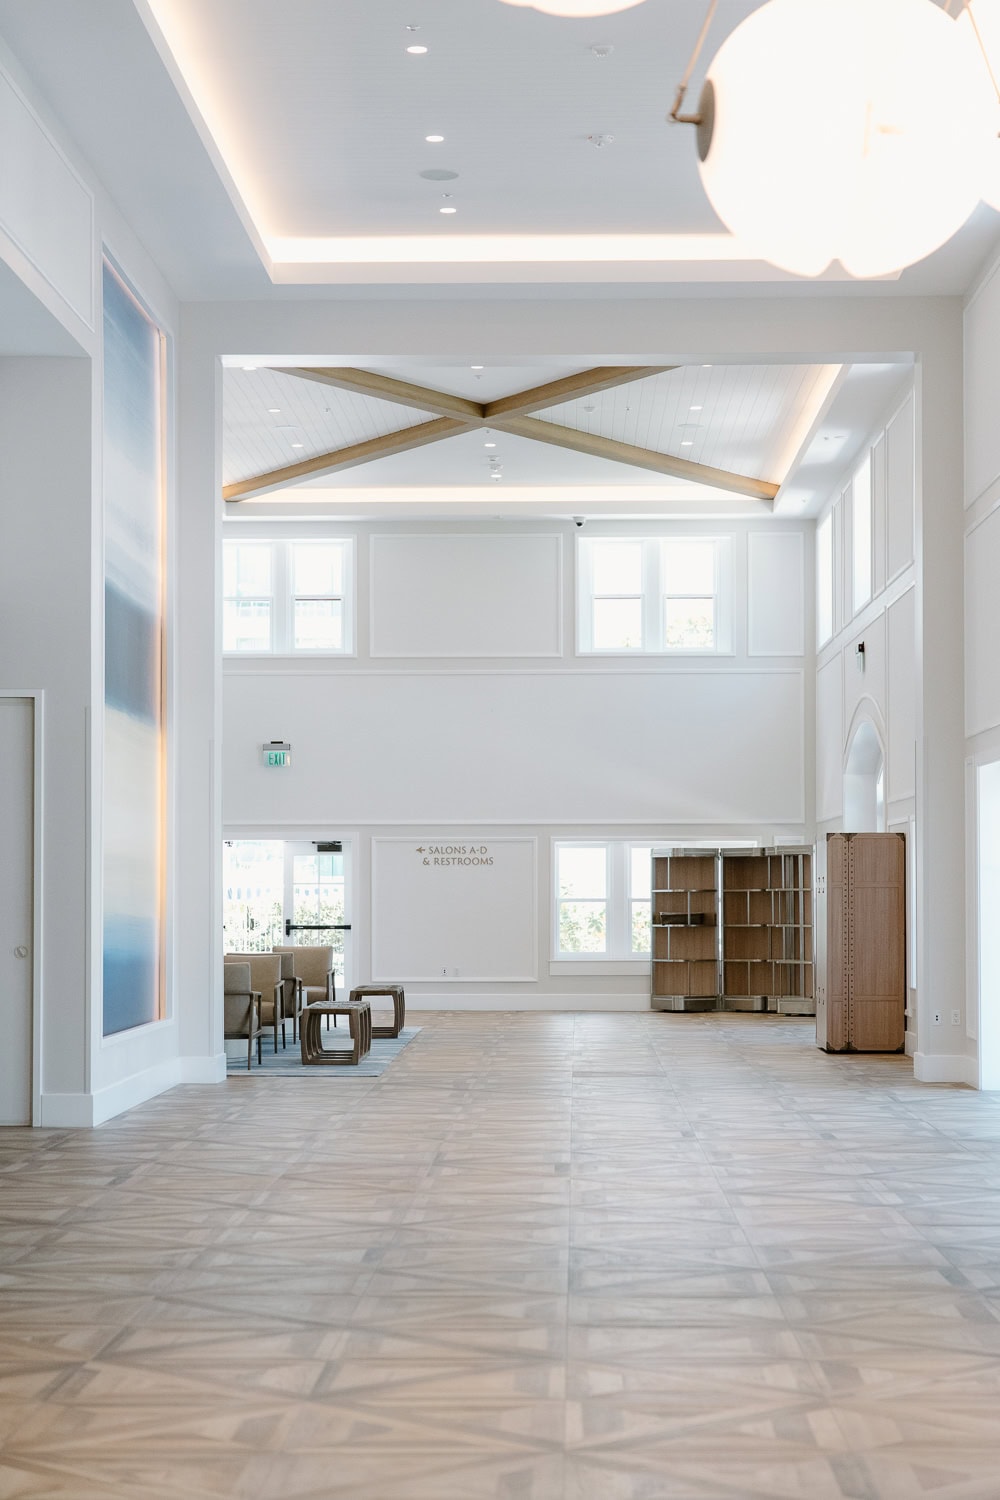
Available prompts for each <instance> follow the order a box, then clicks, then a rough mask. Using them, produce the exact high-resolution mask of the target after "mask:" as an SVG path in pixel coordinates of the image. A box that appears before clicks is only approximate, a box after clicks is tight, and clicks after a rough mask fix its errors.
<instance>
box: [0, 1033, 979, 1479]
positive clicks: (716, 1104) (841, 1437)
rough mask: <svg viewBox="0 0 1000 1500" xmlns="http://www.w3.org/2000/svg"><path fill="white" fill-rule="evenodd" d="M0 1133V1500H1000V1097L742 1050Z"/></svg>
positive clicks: (252, 1091)
mask: <svg viewBox="0 0 1000 1500" xmlns="http://www.w3.org/2000/svg"><path fill="white" fill-rule="evenodd" d="M419 1019H420V1021H421V1022H422V1023H423V1024H424V1027H425V1029H424V1030H423V1032H422V1033H421V1035H420V1036H419V1037H418V1038H417V1039H416V1041H415V1042H414V1043H413V1045H411V1046H410V1047H409V1048H407V1050H406V1051H405V1052H404V1053H403V1054H402V1056H401V1057H400V1058H399V1060H398V1062H397V1063H396V1064H394V1065H393V1067H392V1068H391V1069H390V1070H389V1072H387V1073H386V1074H384V1075H383V1076H382V1077H381V1078H378V1079H371V1080H362V1079H358V1080H353V1081H351V1082H346V1081H342V1080H340V1079H339V1078H338V1079H336V1080H332V1079H331V1080H326V1079H322V1078H320V1079H317V1078H314V1077H309V1078H308V1079H302V1080H301V1081H298V1080H288V1079H275V1080H270V1081H265V1080H259V1079H258V1080H255V1079H253V1078H252V1077H251V1078H250V1079H245V1078H233V1079H230V1080H229V1081H228V1082H227V1083H226V1084H224V1085H219V1086H217V1087H215V1088H194V1087H189V1088H183V1089H178V1090H175V1091H174V1092H173V1093H171V1094H168V1095H165V1096H163V1097H162V1098H160V1099H158V1100H155V1101H154V1102H153V1103H151V1104H149V1105H146V1106H144V1107H143V1108H140V1109H137V1110H134V1111H133V1112H132V1113H131V1114H129V1115H127V1116H125V1117H123V1118H122V1119H120V1120H117V1121H114V1122H112V1123H111V1124H109V1125H107V1126H105V1127H104V1128H103V1129H101V1130H98V1131H94V1132H88V1133H84V1132H80V1133H75V1134H74V1133H64V1132H35V1133H31V1132H27V1131H6V1132H0V1500H12V1497H30V1500H45V1497H56V1496H58V1497H60V1500H98V1497H100V1500H107V1497H115V1500H117V1497H126V1496H127V1497H130V1500H168V1497H169V1500H181V1497H183V1500H221V1497H240V1500H242V1497H246V1500H305V1497H309V1500H327V1497H331V1500H486V1497H496V1500H723V1497H725V1500H763V1497H765V1496H766V1497H775V1496H780V1497H783V1500H841V1497H849V1500H917V1497H920V1500H959V1497H960V1500H973V1497H982V1500H997V1497H998V1496H1000V1170H998V1168H1000V1099H996V1098H993V1097H990V1096H982V1095H977V1094H974V1093H972V1092H970V1091H967V1090H961V1089H948V1088H926V1087H917V1086H916V1085H914V1083H913V1081H912V1077H911V1072H910V1066H909V1064H908V1062H906V1061H905V1060H904V1059H900V1058H893V1057H885V1058H874V1059H871V1058H869V1059H861V1058H829V1057H825V1056H824V1055H823V1054H821V1053H819V1052H817V1051H816V1050H815V1049H814V1048H813V1047H812V1046H811V1041H810V1030H811V1028H810V1024H809V1023H808V1022H802V1021H781V1020H778V1019H777V1018H767V1017H756V1016H744V1017H739V1016H735V1017H725V1016H706V1017H698V1016H687V1017H686V1016H667V1015H662V1016H661V1015H656V1016H654V1015H627V1016H617V1017H612V1016H594V1015H590V1016H571V1015H552V1016H527V1015H481V1016H473V1015H451V1016H424V1017H420V1018H419Z"/></svg>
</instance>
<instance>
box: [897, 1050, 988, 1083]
mask: <svg viewBox="0 0 1000 1500" xmlns="http://www.w3.org/2000/svg"><path fill="white" fill-rule="evenodd" d="M913 1076H914V1078H915V1079H916V1080H917V1082H918V1083H964V1084H966V1085H967V1086H968V1087H969V1088H970V1089H975V1088H978V1087H979V1067H978V1064H977V1062H976V1059H975V1058H974V1057H967V1056H966V1054H965V1053H964V1052H915V1053H914V1054H913Z"/></svg>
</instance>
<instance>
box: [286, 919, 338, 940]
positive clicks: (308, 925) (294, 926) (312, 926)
mask: <svg viewBox="0 0 1000 1500" xmlns="http://www.w3.org/2000/svg"><path fill="white" fill-rule="evenodd" d="M350 930H351V924H350V922H293V921H292V919H291V917H286V918H285V937H291V935H292V933H293V932H350Z"/></svg>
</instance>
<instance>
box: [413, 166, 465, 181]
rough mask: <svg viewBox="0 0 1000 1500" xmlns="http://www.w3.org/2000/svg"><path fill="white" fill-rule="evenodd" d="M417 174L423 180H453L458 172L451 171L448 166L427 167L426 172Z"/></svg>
mask: <svg viewBox="0 0 1000 1500" xmlns="http://www.w3.org/2000/svg"><path fill="white" fill-rule="evenodd" d="M419 175H420V176H421V177H422V178H423V179H424V181H425V182H454V181H455V178H456V177H457V176H458V173H457V172H452V171H451V170H450V168H448V167H428V168H427V170H426V172H421V173H420V174H419Z"/></svg>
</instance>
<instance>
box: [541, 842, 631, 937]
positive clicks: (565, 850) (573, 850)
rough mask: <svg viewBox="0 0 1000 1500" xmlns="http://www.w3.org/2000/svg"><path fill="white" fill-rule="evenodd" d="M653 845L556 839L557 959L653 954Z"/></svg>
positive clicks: (555, 918)
mask: <svg viewBox="0 0 1000 1500" xmlns="http://www.w3.org/2000/svg"><path fill="white" fill-rule="evenodd" d="M651 848H652V845H651V844H648V843H647V844H633V843H631V842H630V841H628V840H625V839H610V840H599V841H589V840H588V841H584V840H579V841H578V840H572V841H570V840H566V841H559V842H558V843H556V845H555V849H554V868H555V911H554V924H553V925H554V939H553V956H554V957H555V958H576V959H605V958H606V959H618V960H621V959H630V958H636V959H641V958H647V957H648V956H649V951H650V950H649V945H650V900H651V895H650V850H651Z"/></svg>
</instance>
